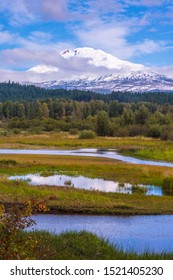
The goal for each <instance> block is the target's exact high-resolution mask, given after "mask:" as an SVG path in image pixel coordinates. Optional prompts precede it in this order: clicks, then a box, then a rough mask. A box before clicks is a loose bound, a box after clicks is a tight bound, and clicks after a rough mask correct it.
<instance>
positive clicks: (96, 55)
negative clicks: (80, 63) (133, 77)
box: [60, 48, 144, 71]
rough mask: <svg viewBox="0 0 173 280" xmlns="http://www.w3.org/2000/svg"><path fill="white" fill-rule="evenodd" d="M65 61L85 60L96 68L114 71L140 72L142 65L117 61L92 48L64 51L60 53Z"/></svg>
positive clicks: (111, 56)
mask: <svg viewBox="0 0 173 280" xmlns="http://www.w3.org/2000/svg"><path fill="white" fill-rule="evenodd" d="M60 55H61V56H62V57H63V58H65V59H70V58H86V59H88V63H89V64H91V65H94V66H96V67H100V66H102V67H105V68H108V69H116V70H131V71H132V70H134V71H135V70H142V69H144V66H143V65H142V64H135V63H131V62H128V61H125V60H121V59H118V58H117V57H115V56H113V55H111V54H108V53H106V52H104V51H102V50H95V49H93V48H77V49H74V50H73V51H71V50H65V51H63V52H61V53H60Z"/></svg>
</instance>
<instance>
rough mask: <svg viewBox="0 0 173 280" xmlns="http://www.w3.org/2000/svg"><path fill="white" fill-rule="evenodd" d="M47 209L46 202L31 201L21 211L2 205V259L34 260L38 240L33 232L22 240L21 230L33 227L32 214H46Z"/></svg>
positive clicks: (0, 207) (0, 213)
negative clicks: (6, 208)
mask: <svg viewBox="0 0 173 280" xmlns="http://www.w3.org/2000/svg"><path fill="white" fill-rule="evenodd" d="M46 210H47V207H46V205H45V203H44V202H39V201H37V200H32V201H29V202H28V203H25V204H24V207H23V208H22V209H20V208H19V207H17V206H15V207H12V208H11V209H9V210H5V208H4V207H3V206H2V205H0V236H1V242H0V259H1V260H11V259H18V260H20V259H33V258H34V254H35V250H36V249H37V248H38V242H39V241H38V240H37V238H36V237H35V235H34V234H33V233H32V232H31V233H30V234H29V235H28V238H27V239H23V240H22V235H21V230H23V229H26V228H28V227H30V226H32V225H33V224H35V223H34V221H33V220H32V218H31V215H32V214H35V213H37V212H40V211H41V212H44V211H46Z"/></svg>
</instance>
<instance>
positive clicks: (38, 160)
mask: <svg viewBox="0 0 173 280" xmlns="http://www.w3.org/2000/svg"><path fill="white" fill-rule="evenodd" d="M10 161H14V162H15V163H14V164H13V163H10ZM39 172H41V173H42V172H43V173H44V172H47V173H49V172H62V173H63V172H65V173H67V174H69V175H70V174H71V175H76V176H77V175H84V176H86V177H91V178H103V179H108V180H113V181H116V182H117V181H119V182H122V183H134V184H153V185H161V184H162V182H163V180H164V179H165V178H167V177H172V176H173V169H172V168H169V167H160V166H149V165H148V166H147V165H134V164H130V163H124V162H121V161H116V160H111V159H104V158H90V157H71V156H50V155H1V161H0V176H3V175H4V174H6V175H20V174H28V173H30V174H31V173H39Z"/></svg>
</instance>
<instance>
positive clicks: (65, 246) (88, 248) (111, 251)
mask: <svg viewBox="0 0 173 280" xmlns="http://www.w3.org/2000/svg"><path fill="white" fill-rule="evenodd" d="M34 235H35V237H36V239H37V240H39V241H38V246H37V247H36V249H35V251H34V255H32V256H31V255H30V251H29V247H26V249H27V248H28V249H27V250H28V252H27V251H26V252H25V255H26V258H27V257H28V258H29V259H36V260H41V259H44V260H156V259H158V260H172V259H173V254H172V253H161V254H155V253H147V252H146V253H144V254H140V255H138V254H136V253H133V252H130V253H125V252H123V250H121V249H119V248H116V247H113V246H111V245H110V244H109V243H108V242H107V241H105V240H102V239H100V238H99V237H97V236H96V235H94V234H92V233H88V232H85V231H81V232H78V233H77V232H68V233H63V234H60V235H53V234H50V233H48V232H42V231H41V232H35V233H34ZM29 236H30V233H26V232H25V233H21V234H20V236H19V237H18V238H19V241H20V242H23V243H25V242H26V240H28V239H29ZM0 258H1V257H0Z"/></svg>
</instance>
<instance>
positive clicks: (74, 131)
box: [69, 128, 78, 135]
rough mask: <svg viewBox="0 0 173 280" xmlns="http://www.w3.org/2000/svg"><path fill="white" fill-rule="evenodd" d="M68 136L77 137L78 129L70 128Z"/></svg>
mask: <svg viewBox="0 0 173 280" xmlns="http://www.w3.org/2000/svg"><path fill="white" fill-rule="evenodd" d="M69 133H70V135H77V134H78V129H77V128H71V129H70V130H69Z"/></svg>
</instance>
